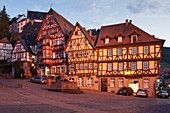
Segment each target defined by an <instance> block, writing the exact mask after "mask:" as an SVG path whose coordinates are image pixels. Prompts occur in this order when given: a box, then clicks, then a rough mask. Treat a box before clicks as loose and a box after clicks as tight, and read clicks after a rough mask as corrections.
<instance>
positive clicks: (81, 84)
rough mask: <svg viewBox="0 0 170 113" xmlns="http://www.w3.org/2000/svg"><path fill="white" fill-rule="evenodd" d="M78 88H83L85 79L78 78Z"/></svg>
mask: <svg viewBox="0 0 170 113" xmlns="http://www.w3.org/2000/svg"><path fill="white" fill-rule="evenodd" d="M77 83H78V84H77V86H83V78H78V82H77Z"/></svg>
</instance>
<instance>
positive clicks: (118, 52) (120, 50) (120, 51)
mask: <svg viewBox="0 0 170 113" xmlns="http://www.w3.org/2000/svg"><path fill="white" fill-rule="evenodd" d="M117 55H118V56H121V55H122V48H118V49H117Z"/></svg>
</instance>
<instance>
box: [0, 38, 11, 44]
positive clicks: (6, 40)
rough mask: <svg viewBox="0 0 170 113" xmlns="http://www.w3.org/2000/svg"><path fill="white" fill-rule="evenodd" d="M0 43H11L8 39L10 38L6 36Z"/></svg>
mask: <svg viewBox="0 0 170 113" xmlns="http://www.w3.org/2000/svg"><path fill="white" fill-rule="evenodd" d="M0 43H10V41H8V39H7V38H6V37H5V38H3V39H1V40H0Z"/></svg>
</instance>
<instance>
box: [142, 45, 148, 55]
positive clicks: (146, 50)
mask: <svg viewBox="0 0 170 113" xmlns="http://www.w3.org/2000/svg"><path fill="white" fill-rule="evenodd" d="M146 48H147V49H146ZM143 49H144V50H143V53H144V54H148V53H149V47H148V46H144V48H143Z"/></svg>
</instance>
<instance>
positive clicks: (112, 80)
mask: <svg viewBox="0 0 170 113" xmlns="http://www.w3.org/2000/svg"><path fill="white" fill-rule="evenodd" d="M110 87H115V79H113V78H112V79H110Z"/></svg>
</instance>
